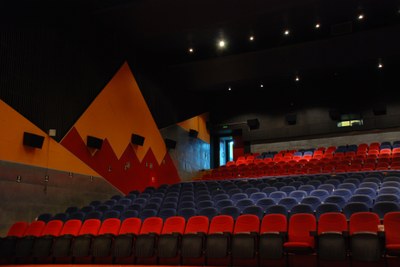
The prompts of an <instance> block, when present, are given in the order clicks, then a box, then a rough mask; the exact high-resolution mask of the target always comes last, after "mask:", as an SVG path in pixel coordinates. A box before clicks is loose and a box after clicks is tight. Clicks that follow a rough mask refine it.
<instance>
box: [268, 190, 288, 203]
mask: <svg viewBox="0 0 400 267" xmlns="http://www.w3.org/2000/svg"><path fill="white" fill-rule="evenodd" d="M285 197H287V194H286V193H285V192H282V191H276V192H272V193H271V194H269V198H272V199H273V200H274V201H275V203H278V202H279V201H280V200H281V199H282V198H285Z"/></svg>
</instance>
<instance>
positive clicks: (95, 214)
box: [85, 210, 103, 220]
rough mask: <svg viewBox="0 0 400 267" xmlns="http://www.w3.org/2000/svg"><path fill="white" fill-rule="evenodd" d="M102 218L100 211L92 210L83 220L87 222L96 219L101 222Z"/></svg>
mask: <svg viewBox="0 0 400 267" xmlns="http://www.w3.org/2000/svg"><path fill="white" fill-rule="evenodd" d="M102 217H103V213H102V212H101V211H98V210H94V211H91V212H89V213H87V214H86V216H85V220H89V219H98V220H101V219H102Z"/></svg>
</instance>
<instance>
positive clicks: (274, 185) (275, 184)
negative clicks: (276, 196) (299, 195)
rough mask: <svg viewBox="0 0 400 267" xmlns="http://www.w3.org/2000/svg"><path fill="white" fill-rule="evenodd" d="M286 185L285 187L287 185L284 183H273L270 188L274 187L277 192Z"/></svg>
mask: <svg viewBox="0 0 400 267" xmlns="http://www.w3.org/2000/svg"><path fill="white" fill-rule="evenodd" d="M286 185H287V184H286V183H284V182H275V183H273V184H272V186H273V187H276V188H277V189H278V190H279V189H280V188H281V187H283V186H286Z"/></svg>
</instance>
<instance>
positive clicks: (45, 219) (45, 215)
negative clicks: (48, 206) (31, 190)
mask: <svg viewBox="0 0 400 267" xmlns="http://www.w3.org/2000/svg"><path fill="white" fill-rule="evenodd" d="M52 218H53V215H52V214H51V213H42V214H40V215H39V216H38V217H37V221H43V222H45V223H48V222H49V221H50V220H51V219H52Z"/></svg>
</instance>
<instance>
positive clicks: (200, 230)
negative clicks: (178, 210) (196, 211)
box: [182, 216, 209, 265]
mask: <svg viewBox="0 0 400 267" xmlns="http://www.w3.org/2000/svg"><path fill="white" fill-rule="evenodd" d="M208 228H209V219H208V217H206V216H193V217H190V218H189V220H188V222H187V224H186V228H185V233H184V235H183V236H182V264H183V265H204V264H205V255H204V247H205V237H206V234H207V233H208Z"/></svg>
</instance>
